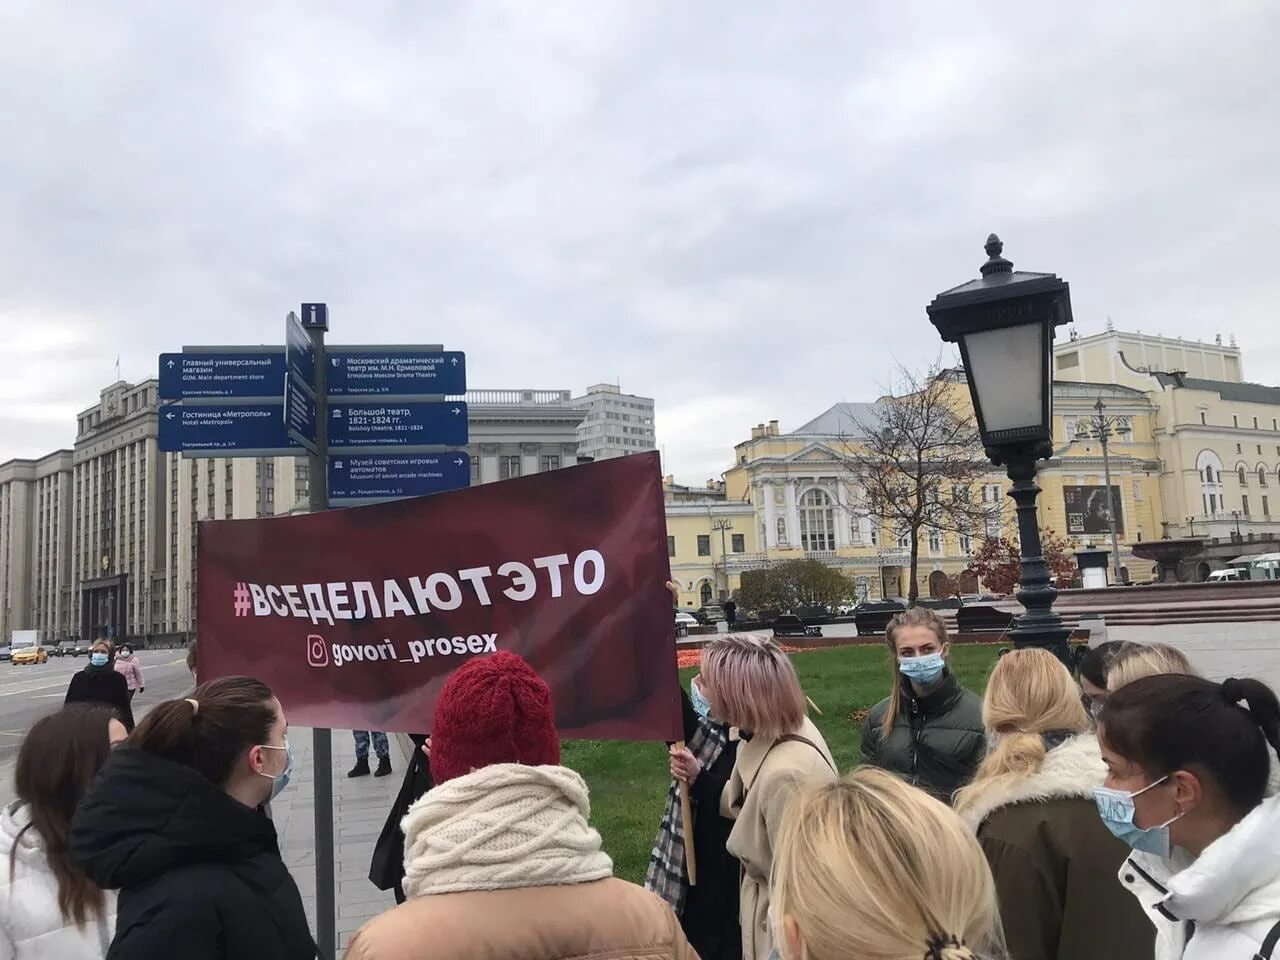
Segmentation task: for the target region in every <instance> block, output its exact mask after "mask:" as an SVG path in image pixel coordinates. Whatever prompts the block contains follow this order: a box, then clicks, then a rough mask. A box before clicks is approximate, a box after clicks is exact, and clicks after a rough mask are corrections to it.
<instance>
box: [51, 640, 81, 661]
mask: <svg viewBox="0 0 1280 960" xmlns="http://www.w3.org/2000/svg"><path fill="white" fill-rule="evenodd" d="M54 649H55V651H56V652H55V654H54V655H55V656H59V657H78V656H80V649H79V647H78V646H77V644H76V642H75V641H74V640H63V641H62V642H61V643H60V644H58V646H57V647H55V648H54Z"/></svg>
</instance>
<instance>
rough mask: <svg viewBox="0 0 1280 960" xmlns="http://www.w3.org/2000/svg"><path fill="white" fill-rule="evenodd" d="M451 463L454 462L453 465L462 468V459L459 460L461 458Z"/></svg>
mask: <svg viewBox="0 0 1280 960" xmlns="http://www.w3.org/2000/svg"><path fill="white" fill-rule="evenodd" d="M453 462H454V463H456V464H457V465H458V466H462V463H463V461H462V459H461V458H458V459H457V460H455V461H453Z"/></svg>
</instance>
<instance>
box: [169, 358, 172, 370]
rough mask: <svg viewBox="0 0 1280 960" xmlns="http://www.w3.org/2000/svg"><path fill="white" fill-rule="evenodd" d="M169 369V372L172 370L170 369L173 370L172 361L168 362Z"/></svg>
mask: <svg viewBox="0 0 1280 960" xmlns="http://www.w3.org/2000/svg"><path fill="white" fill-rule="evenodd" d="M169 369H170V370H172V369H173V361H172V360H170V361H169Z"/></svg>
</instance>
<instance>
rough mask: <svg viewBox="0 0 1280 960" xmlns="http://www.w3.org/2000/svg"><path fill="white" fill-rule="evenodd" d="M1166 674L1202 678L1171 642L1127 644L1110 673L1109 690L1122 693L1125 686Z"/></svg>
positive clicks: (1184, 655) (1108, 674)
mask: <svg viewBox="0 0 1280 960" xmlns="http://www.w3.org/2000/svg"><path fill="white" fill-rule="evenodd" d="M1165 673H1181V674H1186V675H1187V676H1189V677H1198V676H1200V672H1199V671H1198V670H1196V668H1195V667H1193V666H1192V665H1191V661H1190V660H1188V659H1187V655H1186V654H1185V653H1183V652H1182V651H1181V650H1179V649H1178V648H1177V647H1171V646H1169V645H1168V644H1167V643H1130V644H1126V645H1125V646H1124V647H1123V648H1122V649H1121V650H1120V652H1119V653H1118V654H1116V658H1115V660H1113V661H1112V663H1111V667H1110V669H1108V670H1107V691H1108V692H1112V691H1115V690H1119V689H1120V688H1121V687H1123V686H1124V685H1125V684H1129V683H1133V681H1135V680H1141V679H1142V678H1143V677H1154V676H1157V675H1160V674H1165Z"/></svg>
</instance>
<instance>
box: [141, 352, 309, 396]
mask: <svg viewBox="0 0 1280 960" xmlns="http://www.w3.org/2000/svg"><path fill="white" fill-rule="evenodd" d="M283 390H284V354H282V353H280V352H279V350H276V351H268V350H264V351H262V352H261V353H162V354H160V399H161V400H193V399H197V398H214V399H216V398H230V397H278V396H280V394H281V392H282V391H283Z"/></svg>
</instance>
